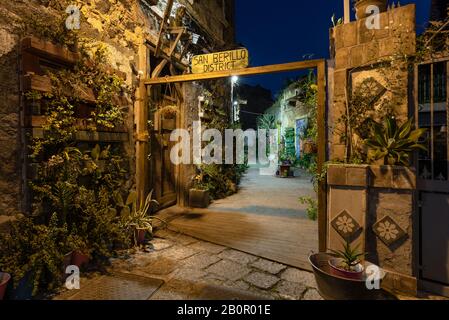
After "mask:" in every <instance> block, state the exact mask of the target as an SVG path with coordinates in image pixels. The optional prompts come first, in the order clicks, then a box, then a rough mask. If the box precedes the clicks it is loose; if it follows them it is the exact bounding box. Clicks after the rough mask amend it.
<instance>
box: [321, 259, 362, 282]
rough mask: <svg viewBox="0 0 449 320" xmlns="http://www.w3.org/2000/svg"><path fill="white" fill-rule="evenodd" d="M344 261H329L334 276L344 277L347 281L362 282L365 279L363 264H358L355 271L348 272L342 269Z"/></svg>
mask: <svg viewBox="0 0 449 320" xmlns="http://www.w3.org/2000/svg"><path fill="white" fill-rule="evenodd" d="M342 261H343V259H340V258H332V259H329V265H330V267H331V268H330V272H331V274H332V275H334V276H337V277H342V278H345V279H353V280H362V279H363V272H364V269H363V266H362V264H360V263H359V264H358V265H356V266H355V269H356V270H355V271H348V270H345V269H342V268H340V267H339V266H340V265H341V263H342Z"/></svg>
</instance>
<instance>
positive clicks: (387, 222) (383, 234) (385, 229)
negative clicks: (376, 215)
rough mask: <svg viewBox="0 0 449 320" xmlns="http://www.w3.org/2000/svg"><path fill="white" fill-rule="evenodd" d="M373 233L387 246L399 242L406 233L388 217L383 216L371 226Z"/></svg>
mask: <svg viewBox="0 0 449 320" xmlns="http://www.w3.org/2000/svg"><path fill="white" fill-rule="evenodd" d="M373 231H374V233H375V234H376V235H377V237H379V239H380V240H382V242H383V243H385V244H386V245H387V246H391V245H392V244H393V243H395V242H396V241H399V240H401V239H402V238H403V237H404V236H406V235H407V233H406V232H405V231H404V230H403V229H402V228H401V227H400V226H399V224H397V223H396V221H394V220H393V218H391V217H390V216H385V217H383V218H382V219H380V220H379V221H377V222H376V223H375V224H374V225H373Z"/></svg>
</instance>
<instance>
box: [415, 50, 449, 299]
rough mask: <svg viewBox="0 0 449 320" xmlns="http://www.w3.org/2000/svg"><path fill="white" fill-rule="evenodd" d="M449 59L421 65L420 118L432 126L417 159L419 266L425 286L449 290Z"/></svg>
mask: <svg viewBox="0 0 449 320" xmlns="http://www.w3.org/2000/svg"><path fill="white" fill-rule="evenodd" d="M448 75H449V57H448V58H446V59H443V60H439V61H432V62H427V63H422V64H419V65H417V66H416V67H415V106H416V107H415V119H416V125H417V126H418V127H420V128H427V129H428V132H427V137H426V141H427V142H426V143H427V148H428V151H427V152H424V151H421V152H420V153H419V155H418V157H417V163H416V167H417V171H418V172H417V176H418V186H417V187H418V206H417V207H418V213H417V214H418V219H417V220H418V221H419V223H418V230H419V239H418V242H419V243H418V245H419V250H418V251H419V252H418V257H417V261H418V270H419V277H420V280H421V281H420V283H421V285H422V286H423V289H427V290H432V291H434V292H438V293H441V294H446V295H447V294H449V161H448V159H449V135H448V130H447V128H448V126H449V98H448V91H449V81H448Z"/></svg>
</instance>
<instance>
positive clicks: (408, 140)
mask: <svg viewBox="0 0 449 320" xmlns="http://www.w3.org/2000/svg"><path fill="white" fill-rule="evenodd" d="M412 126H413V118H412V119H410V120H408V121H407V122H405V123H404V124H403V125H401V126H399V125H398V123H397V122H396V118H394V117H386V118H385V119H384V122H383V123H378V122H375V121H372V128H373V133H372V137H370V138H368V139H366V140H365V141H364V142H365V145H366V146H367V147H368V148H369V149H370V152H369V158H370V159H371V160H383V164H384V165H403V166H408V165H409V157H410V153H412V152H413V151H417V150H423V151H427V148H426V147H425V146H424V145H423V144H421V143H420V139H421V137H422V136H423V135H424V134H425V133H426V132H427V129H416V130H413V131H412Z"/></svg>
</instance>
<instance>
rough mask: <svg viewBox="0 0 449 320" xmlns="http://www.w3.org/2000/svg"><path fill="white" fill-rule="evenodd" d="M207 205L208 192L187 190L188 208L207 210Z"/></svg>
mask: <svg viewBox="0 0 449 320" xmlns="http://www.w3.org/2000/svg"><path fill="white" fill-rule="evenodd" d="M209 203H210V195H209V191H208V190H201V189H190V190H189V206H190V207H191V208H207V207H208V206H209Z"/></svg>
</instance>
